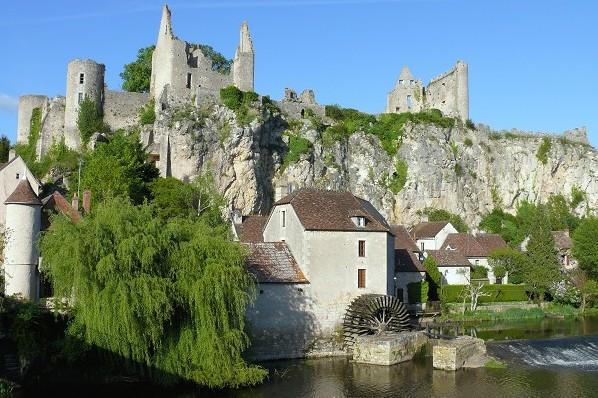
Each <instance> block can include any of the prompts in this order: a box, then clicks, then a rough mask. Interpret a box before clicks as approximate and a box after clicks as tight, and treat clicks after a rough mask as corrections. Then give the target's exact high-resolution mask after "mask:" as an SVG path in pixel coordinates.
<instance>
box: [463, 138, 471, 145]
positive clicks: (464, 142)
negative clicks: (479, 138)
mask: <svg viewBox="0 0 598 398" xmlns="http://www.w3.org/2000/svg"><path fill="white" fill-rule="evenodd" d="M463 144H464V145H465V146H466V147H471V146H472V145H473V141H472V140H471V139H469V138H466V139H465V140H463Z"/></svg>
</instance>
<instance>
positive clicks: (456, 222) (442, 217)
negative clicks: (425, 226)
mask: <svg viewBox="0 0 598 398" xmlns="http://www.w3.org/2000/svg"><path fill="white" fill-rule="evenodd" d="M417 213H418V214H423V215H426V216H428V221H430V222H433V221H448V222H450V223H451V224H452V225H453V227H455V229H456V230H457V231H459V232H467V231H468V230H469V227H468V226H467V224H465V222H464V221H463V219H462V218H461V217H460V216H459V215H457V214H454V213H451V212H450V211H447V210H444V209H436V208H434V207H426V208H425V209H423V210H419V211H418V212H417Z"/></svg>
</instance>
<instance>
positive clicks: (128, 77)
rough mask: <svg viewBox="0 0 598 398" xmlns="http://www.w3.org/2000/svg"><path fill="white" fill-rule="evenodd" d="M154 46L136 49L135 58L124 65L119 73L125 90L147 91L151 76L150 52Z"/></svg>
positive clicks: (151, 52) (152, 51)
mask: <svg viewBox="0 0 598 398" xmlns="http://www.w3.org/2000/svg"><path fill="white" fill-rule="evenodd" d="M155 49H156V46H149V47H145V48H141V49H139V51H137V59H136V60H135V61H133V62H131V63H130V64H126V65H125V66H124V69H123V71H122V72H121V73H120V78H121V79H123V84H122V88H123V90H125V91H134V92H137V93H147V92H148V91H149V89H150V82H151V78H152V54H153V53H154V50H155Z"/></svg>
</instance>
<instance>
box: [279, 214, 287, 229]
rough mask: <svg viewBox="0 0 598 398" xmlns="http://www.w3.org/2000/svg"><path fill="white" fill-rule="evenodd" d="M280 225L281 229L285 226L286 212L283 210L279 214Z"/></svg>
mask: <svg viewBox="0 0 598 398" xmlns="http://www.w3.org/2000/svg"><path fill="white" fill-rule="evenodd" d="M280 223H281V225H282V226H283V227H286V226H287V212H286V211H285V210H283V211H282V212H281V215H280Z"/></svg>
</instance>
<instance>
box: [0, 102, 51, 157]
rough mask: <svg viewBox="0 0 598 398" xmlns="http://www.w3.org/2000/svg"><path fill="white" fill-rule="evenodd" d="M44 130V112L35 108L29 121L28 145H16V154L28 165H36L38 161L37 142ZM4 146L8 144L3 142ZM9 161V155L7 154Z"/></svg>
mask: <svg viewBox="0 0 598 398" xmlns="http://www.w3.org/2000/svg"><path fill="white" fill-rule="evenodd" d="M41 128H42V110H41V108H33V110H32V111H31V118H30V119H29V136H28V137H27V143H20V144H16V145H15V148H14V149H15V153H16V154H17V155H19V156H20V157H21V158H22V159H23V160H24V161H25V163H26V164H27V165H31V164H34V163H35V162H36V161H37V141H38V140H39V136H40V133H41ZM3 145H6V142H5V141H3ZM6 158H7V160H8V154H6Z"/></svg>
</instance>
